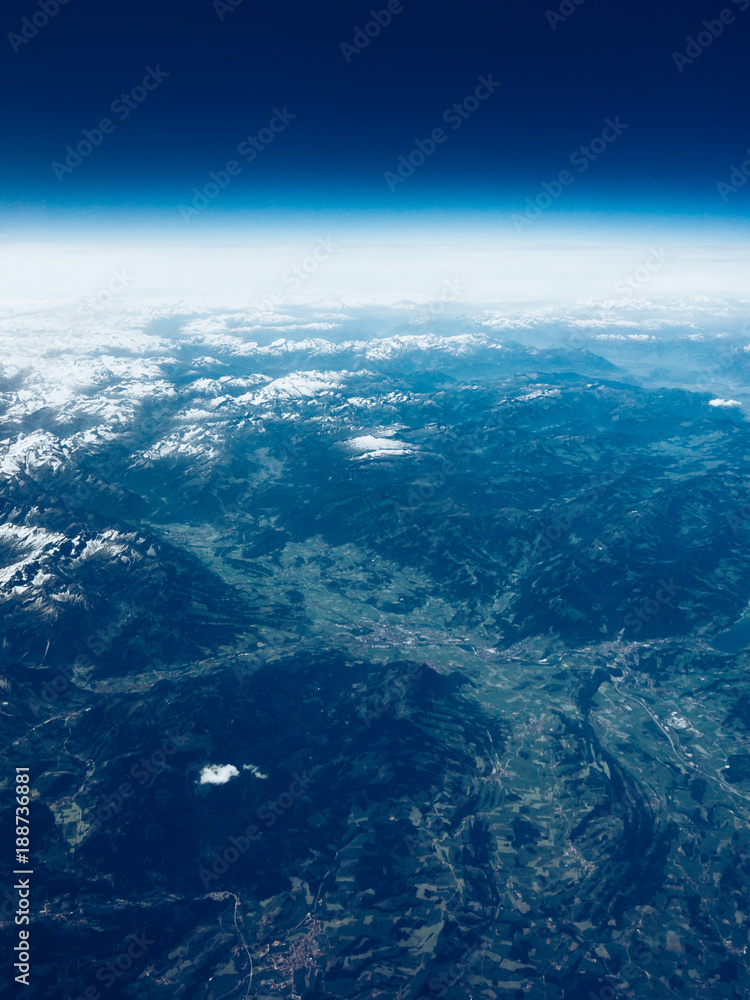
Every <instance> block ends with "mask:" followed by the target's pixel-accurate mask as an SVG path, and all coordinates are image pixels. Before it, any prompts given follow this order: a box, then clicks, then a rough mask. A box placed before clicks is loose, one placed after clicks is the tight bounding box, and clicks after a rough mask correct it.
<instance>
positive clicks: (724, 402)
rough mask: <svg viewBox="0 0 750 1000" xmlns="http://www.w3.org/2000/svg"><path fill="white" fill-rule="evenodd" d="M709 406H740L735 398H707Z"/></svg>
mask: <svg viewBox="0 0 750 1000" xmlns="http://www.w3.org/2000/svg"><path fill="white" fill-rule="evenodd" d="M708 405H709V406H742V403H740V402H739V400H736V399H709V401H708Z"/></svg>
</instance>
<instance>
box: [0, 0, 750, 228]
mask: <svg viewBox="0 0 750 1000" xmlns="http://www.w3.org/2000/svg"><path fill="white" fill-rule="evenodd" d="M232 2H233V3H237V2H238V0H232ZM41 3H42V6H44V5H46V6H47V9H48V10H49V11H50V12H52V16H50V17H49V20H48V23H47V24H44V23H43V21H44V18H45V16H46V15H44V14H43V13H41V10H42V7H41V6H40V3H39V2H38V0H7V2H6V4H5V5H4V8H3V14H2V18H3V23H4V28H3V32H4V35H5V36H6V37H5V39H4V42H3V44H5V47H6V53H5V59H4V60H3V69H2V73H3V81H2V83H3V94H4V95H5V101H6V114H5V121H6V124H5V144H4V149H3V154H2V155H3V178H2V195H1V196H0V197H1V198H2V202H3V206H4V208H5V212H6V217H8V218H18V216H19V213H20V215H21V217H23V216H24V215H25V213H27V212H33V213H34V214H35V215H36V216H37V217H39V216H40V214H41V216H42V217H44V214H45V213H49V217H50V218H52V217H53V216H56V215H57V214H59V212H58V210H59V209H60V208H63V209H70V210H75V211H78V210H84V209H86V210H89V211H90V210H91V209H92V208H96V207H97V206H107V207H109V208H114V209H124V210H126V211H150V210H152V209H154V210H158V211H161V212H169V213H172V214H173V215H175V214H177V212H178V209H177V206H178V205H179V204H181V203H182V204H183V205H184V204H189V203H190V202H191V200H192V199H193V198H194V193H193V188H196V187H198V188H202V187H203V186H204V185H205V184H206V183H209V182H210V176H209V174H210V172H211V171H213V172H214V173H217V174H218V175H219V180H220V181H224V180H226V178H225V177H224V175H223V174H222V173H221V171H223V170H225V168H226V165H227V163H228V162H229V161H231V160H235V161H236V162H237V164H238V170H237V172H236V174H235V176H233V177H231V178H230V179H229V181H228V183H227V184H226V188H225V189H224V190H222V191H221V195H220V197H216V198H213V199H209V204H208V206H207V207H201V211H200V213H199V214H200V215H201V217H202V218H204V219H205V218H206V217H207V216H209V215H210V216H213V217H219V216H221V215H222V214H226V213H231V212H232V211H234V210H236V209H238V208H244V209H255V208H263V209H269V208H271V209H275V208H281V209H287V210H293V209H300V208H301V209H327V208H333V209H344V210H352V211H354V210H358V209H367V210H394V211H397V212H403V211H409V210H413V209H418V210H442V209H453V210H460V209H472V210H478V211H482V210H488V209H492V210H497V209H501V210H504V209H507V210H510V211H518V210H519V209H521V208H523V207H524V205H527V203H526V199H527V198H531V199H534V198H536V197H537V195H538V194H539V192H541V191H543V190H544V188H543V186H542V185H543V183H547V184H548V185H552V192H553V195H554V198H553V206H552V210H553V211H556V210H559V211H563V212H575V211H601V210H605V211H616V212H625V213H631V212H640V211H648V212H658V213H660V214H664V213H666V214H669V213H675V214H692V215H701V214H708V215H722V214H731V215H735V216H736V215H744V214H746V212H747V210H748V207H750V184H748V185H747V186H743V187H740V186H739V185H737V190H732V191H731V192H730V193H729V194H727V195H726V200H723V199H722V197H721V196H720V193H719V192H718V190H717V186H716V185H717V182H718V181H722V180H725V181H728V180H729V176H730V170H731V167H732V164H738V165H739V164H740V163H742V161H743V160H747V159H748V158H749V157H750V153H747V152H746V150H747V149H748V147H750V116H749V115H748V113H747V94H748V93H750V69H749V67H750V60H748V58H747V51H748V36H749V34H750V0H726V2H725V3H723V2H722V0H718V2H713V0H703V2H679V3H678V2H674V0H670V2H666V3H658V4H657V3H654V2H653V0H650V2H646V0H627V2H625V0H610V2H605V0H584V2H583V3H581V4H580V5H579V6H576V5H575V4H574V2H573V0H563V2H562V4H560V3H549V4H548V3H545V2H544V0H539V2H537V0H507V2H504V3H497V2H488V0H483V2H478V0H461V2H458V0H456V2H451V3H448V2H435V0H429V2H428V0H405V2H404V3H403V5H402V9H401V11H400V12H397V13H393V14H392V16H391V23H390V24H388V25H387V26H386V27H383V28H382V30H381V31H380V33H379V34H378V35H377V37H374V38H372V40H371V41H370V44H369V45H368V46H367V48H364V49H363V51H361V52H358V53H356V52H352V50H348V51H349V61H347V58H346V57H345V55H344V53H343V52H342V49H341V47H340V46H341V43H349V44H351V43H353V42H354V41H355V29H356V28H357V26H360V27H364V26H365V25H366V24H367V22H371V21H372V17H371V14H370V11H371V10H375V11H380V10H383V9H387V6H388V4H387V2H386V3H383V2H380V3H376V4H373V3H372V2H368V0H363V2H361V3H360V2H352V0H348V2H346V3H343V2H337V0H326V2H325V3H323V4H301V3H291V2H286V0H276V2H275V3H274V4H263V5H261V4H260V3H258V2H257V0H241V2H239V4H238V6H236V8H234V9H231V6H230V4H229V3H217V4H214V3H212V0H105V2H91V0H68V2H67V3H65V4H63V5H62V6H60V8H59V10H58V11H57V12H56V13H55V12H54V11H55V6H56V3H55V0H41ZM744 5H747V8H748V9H746V10H744V11H743V10H742V7H743V6H744ZM398 6H399V5H398V4H397V3H396V2H395V0H393V4H392V9H393V8H396V9H397V8H398ZM217 8H218V9H217ZM560 8H562V10H563V11H571V10H572V11H573V13H572V14H570V16H568V17H567V19H565V20H563V19H562V18H561V19H559V20H558V21H557V22H556V25H555V29H554V30H553V27H552V25H551V24H550V22H549V19H548V16H547V14H546V12H547V11H548V10H552V11H558V10H559V9H560ZM722 10H728V11H730V12H731V17H733V18H734V21H733V22H732V23H725V24H721V22H720V20H719V16H720V12H721V11H722ZM35 15H36V23H37V25H38V30H37V34H36V35H34V36H33V37H30V38H29V39H28V42H26V41H19V40H18V37H14V34H12V33H15V35H16V36H20V37H22V36H21V27H22V24H24V23H26V25H27V28H26V34H27V35H32V33H33V30H34V29H33V28H29V27H28V24H29V22H28V21H26V22H24V20H23V19H24V18H33V17H34V16H35ZM382 19H383V20H385V19H386V18H385V17H383V18H382ZM704 19H705V20H709V21H712V22H714V29H715V31H716V32H718V31H719V29H720V28H721V29H723V30H722V31H721V34H720V35H719V37H717V38H715V39H713V40H712V43H711V45H710V46H708V47H706V50H705V51H703V52H702V54H698V56H697V58H693V61H692V62H690V63H688V62H684V63H683V65H682V66H681V69H682V72H680V71H679V69H678V67H677V66H676V65H675V61H674V58H673V53H674V52H681V53H685V52H686V49H687V36H693V37H696V36H697V35H698V33H699V32H701V31H705V30H706V29H705V28H704V25H703V21H704ZM725 19H726V20H727V21H729V20H730V14H727V15H725ZM370 30H371V32H373V34H374V33H375V31H376V28H375V27H373V26H371V28H370ZM9 35H10V37H8V36H9ZM359 37H360V39H361V37H362V36H359ZM702 37H703V41H704V42H705V41H706V40H707V38H708V37H709V36H707V35H705V34H704V35H703V36H702ZM16 49H17V51H14V50H16ZM691 51H692V53H693V56H695V55H696V49H695V48H694V49H692V50H691ZM147 67H152V68H153V69H155V70H156V71H157V72H159V71H161V72H164V73H167V74H169V75H168V76H167V77H166V78H165V79H163V80H162V82H160V83H158V84H156V83H155V79H156V78H155V77H154V76H152V75H150V76H149V77H148V78H147V84H148V86H149V87H154V89H153V90H150V91H146V90H145V88H144V89H143V90H138V89H136V90H135V91H134V89H133V88H138V87H139V86H142V82H143V78H144V76H145V75H146V71H147ZM488 76H491V78H492V79H493V80H495V81H502V86H501V87H500V88H498V89H497V90H496V91H495V92H494V93H493V94H492V95H491V96H488V97H487V98H486V99H485V100H482V101H480V102H478V103H479V107H478V108H477V109H476V110H471V107H472V105H473V104H474V103H477V102H476V101H473V100H470V101H469V105H468V108H469V110H467V108H466V107H464V108H463V115H464V119H465V120H464V119H461V125H460V128H459V127H455V125H454V123H455V121H457V120H459V119H456V117H455V114H454V115H452V116H451V117H450V118H449V120H448V122H446V120H445V119H444V112H446V110H447V109H449V108H451V107H452V106H453V105H454V104H456V103H459V104H461V103H462V102H463V101H464V98H466V97H467V96H469V95H472V94H473V93H474V92H475V89H476V88H477V86H478V82H477V81H478V78H479V77H488ZM485 93H486V91H482V94H485ZM128 94H131V97H130V99H129V100H130V103H131V104H132V105H133V107H132V108H129V109H127V111H128V113H127V115H126V114H125V111H124V110H123V109H124V108H127V105H126V104H118V103H116V102H117V101H118V100H120V98H121V95H128ZM113 105H114V110H113ZM277 112H281V113H282V118H279V117H278V116H277ZM291 115H294V116H295V117H294V118H293V119H292V118H291V117H290V116H291ZM618 117H619V120H620V121H621V122H622V123H625V124H627V126H628V128H627V130H624V131H622V133H621V134H620V135H618V136H617V137H616V138H615V139H614V140H613V141H605V145H606V150H605V151H604V152H602V153H601V154H600V155H598V156H596V158H595V159H594V158H589V159H590V162H589V165H588V167H587V168H586V169H585V170H584V168H583V167H582V166H578V165H576V164H575V163H573V164H572V163H571V156H572V155H573V154H575V151H576V150H577V149H579V148H580V147H581V146H582V145H583V146H588V144H589V142H590V140H592V139H594V138H595V137H600V136H601V134H602V131H603V129H604V128H605V119H607V118H610V119H613V120H615V121H616V120H617V119H618ZM103 118H109V120H110V122H111V126H110V131H109V132H108V133H107V134H104V135H103V136H102V141H101V143H100V144H99V145H98V146H97V147H96V148H94V149H93V150H92V151H91V153H90V154H88V155H84V156H83V157H82V158H81V162H80V163H76V158H75V156H74V157H73V159H69V160H68V164H67V166H68V169H61V168H60V167H57V168H53V163H54V162H55V161H56V162H57V163H58V164H62V167H63V168H65V167H66V162H65V158H66V147H67V146H69V145H70V146H73V147H75V146H77V144H78V143H80V142H81V141H84V143H85V141H86V140H85V139H84V135H83V130H84V129H88V130H92V129H93V130H95V129H97V128H98V126H99V123H100V122H101V120H102V119H103ZM282 120H283V127H282ZM269 125H270V126H271V127H272V128H273V129H278V131H274V133H273V141H272V142H271V143H269V144H267V148H263V149H262V148H260V147H261V146H263V145H264V144H263V143H262V142H261V141H260V139H259V140H258V143H257V144H255V143H254V142H250V143H248V142H246V143H245V145H244V146H243V147H242V148H243V150H244V155H241V154H240V153H239V152H238V147H239V146H240V145H241V144H242V143H243V140H247V139H248V137H249V136H257V135H258V134H259V131H260V130H261V129H267V128H268V127H269ZM437 128H442V129H443V131H444V134H445V141H443V142H440V143H438V144H437V145H436V147H435V152H434V153H432V155H429V156H427V158H426V162H425V163H423V164H421V163H419V155H418V154H416V155H415V156H414V157H413V158H412V163H414V162H416V163H417V164H418V167H417V168H416V169H414V172H413V174H411V175H410V176H408V178H403V183H402V182H401V180H398V181H393V180H392V183H391V184H390V185H389V183H388V179H387V177H386V176H385V175H386V172H388V171H390V172H391V174H392V175H393V174H394V172H395V171H396V169H397V167H398V164H399V162H400V161H399V157H400V156H404V157H406V158H408V157H409V155H410V154H412V153H413V151H414V150H415V141H416V140H420V141H422V140H426V139H428V137H429V136H430V135H431V133H432V132H433V130H435V129H437ZM269 134H270V133H268V132H265V133H261V135H262V136H265V137H266V138H268V136H269ZM608 135H610V136H611V135H612V133H611V131H610V132H609V133H608ZM93 136H94V139H96V138H97V133H96V132H94V134H93ZM598 146H601V142H599V143H598ZM595 148H597V147H595ZM82 149H83V150H84V152H85V151H86V149H87V147H86V145H85V144H84V146H83V147H82ZM253 149H254V150H255V152H256V155H255V156H252V154H251V153H250V150H253ZM422 149H423V150H424V149H427V150H429V149H430V146H429V143H428V144H427V146H425V145H424V144H423V146H422ZM582 155H584V154H579V157H578V161H576V162H577V163H580V162H582V161H581V156H582ZM584 158H585V157H584ZM249 159H252V162H248V160H249ZM401 162H403V161H401ZM70 164H72V166H70ZM566 169H569V170H570V171H571V173H572V175H573V178H574V183H573V182H571V183H570V185H566V186H565V188H564V191H563V193H562V195H561V196H560V195H558V194H557V193H556V191H557V189H556V187H555V183H554V182H555V179H556V178H557V177H558V176H559V174H560V173H561V171H564V170H566ZM749 169H750V165H749ZM402 172H403V173H405V174H408V172H409V167H408V166H406V167H403V170H402ZM60 178H61V179H60ZM391 188H393V190H391ZM73 217H75V216H73Z"/></svg>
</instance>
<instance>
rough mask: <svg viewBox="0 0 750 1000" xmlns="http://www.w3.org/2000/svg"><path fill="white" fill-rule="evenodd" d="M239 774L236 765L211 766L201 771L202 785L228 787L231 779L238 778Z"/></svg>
mask: <svg viewBox="0 0 750 1000" xmlns="http://www.w3.org/2000/svg"><path fill="white" fill-rule="evenodd" d="M239 773H240V772H239V771H238V770H237V768H236V767H235V766H234V764H209V765H208V766H207V767H204V768H203V770H202V771H201V784H202V785H226V783H227V782H228V781H229V779H230V778H236V777H237V776H238V775H239Z"/></svg>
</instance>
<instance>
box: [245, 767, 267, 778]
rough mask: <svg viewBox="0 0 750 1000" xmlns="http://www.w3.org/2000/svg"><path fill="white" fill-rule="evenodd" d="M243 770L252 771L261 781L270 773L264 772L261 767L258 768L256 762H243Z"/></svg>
mask: <svg viewBox="0 0 750 1000" xmlns="http://www.w3.org/2000/svg"><path fill="white" fill-rule="evenodd" d="M242 770H243V771H250V772H251V773H252V775H253V777H254V778H260V779H261V781H265V780H266V778H267V777H268V775H267V774H263V772H262V771H261V770H260V769H259V768H257V767H256V766H255V764H243V765H242Z"/></svg>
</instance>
